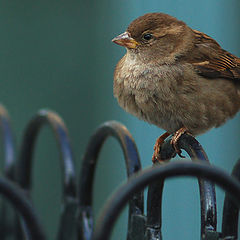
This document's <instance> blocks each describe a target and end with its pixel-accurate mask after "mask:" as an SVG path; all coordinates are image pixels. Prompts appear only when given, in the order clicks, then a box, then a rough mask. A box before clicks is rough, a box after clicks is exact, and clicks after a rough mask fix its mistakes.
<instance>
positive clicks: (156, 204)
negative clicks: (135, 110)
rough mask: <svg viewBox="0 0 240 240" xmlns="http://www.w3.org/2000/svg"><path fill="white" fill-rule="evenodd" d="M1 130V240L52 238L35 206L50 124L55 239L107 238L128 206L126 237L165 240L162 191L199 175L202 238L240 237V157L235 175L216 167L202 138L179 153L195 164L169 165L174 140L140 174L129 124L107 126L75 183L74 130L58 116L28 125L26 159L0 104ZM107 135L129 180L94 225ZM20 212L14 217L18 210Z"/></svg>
mask: <svg viewBox="0 0 240 240" xmlns="http://www.w3.org/2000/svg"><path fill="white" fill-rule="evenodd" d="M0 123H1V124H0V126H1V130H2V138H3V145H4V153H5V156H4V171H3V173H4V176H2V177H0V194H1V195H2V196H4V199H6V201H2V202H1V205H2V206H0V239H1V240H5V239H6V240H7V239H8V237H9V236H10V237H11V239H17V240H21V239H33V240H45V239H47V238H46V235H45V231H44V229H43V228H42V224H41V223H40V221H39V219H38V216H37V213H36V209H34V207H33V206H32V203H31V182H32V165H33V152H34V149H35V148H36V146H35V142H36V139H37V136H38V134H39V132H40V130H41V128H42V127H43V125H45V124H47V125H50V127H51V128H52V130H53V132H54V133H55V136H56V141H57V143H58V146H59V151H60V156H61V159H60V165H61V172H62V199H63V210H62V211H61V217H60V222H59V228H58V229H59V230H58V233H57V236H56V239H58V240H77V239H78V240H107V239H110V235H111V231H112V228H113V226H114V224H115V222H116V220H117V218H118V216H119V214H120V212H121V211H122V209H123V207H124V206H125V205H126V204H129V213H128V231H127V234H126V235H127V237H126V238H127V240H162V239H163V237H162V233H161V227H162V194H163V187H164V182H165V180H166V179H167V178H171V177H176V176H192V177H196V178H198V182H199V192H200V206H201V239H204V240H220V239H221V240H224V239H225V240H229V239H238V212H239V206H240V183H239V180H240V160H239V161H238V162H237V163H236V165H235V167H234V170H233V173H232V176H230V175H228V174H227V173H226V172H224V171H222V170H220V169H218V168H216V167H212V166H211V165H210V163H209V161H208V158H207V155H206V153H205V152H204V150H203V149H202V147H201V145H200V144H199V143H198V141H197V140H196V139H195V138H194V137H192V136H191V135H188V134H184V135H182V136H181V137H180V139H179V141H178V144H179V148H181V149H184V150H185V151H186V152H187V154H188V155H189V157H190V158H191V160H192V161H193V162H191V161H180V162H173V163H171V162H169V160H170V159H171V158H173V157H174V156H175V151H174V149H173V148H172V146H171V144H170V138H169V139H168V140H167V141H166V142H165V143H164V144H163V146H162V148H161V157H162V158H163V159H166V161H164V163H162V164H159V163H156V164H154V165H153V166H152V167H151V168H148V169H144V170H142V169H141V163H140V158H139V155H138V151H137V147H136V145H135V142H134V140H133V138H132V136H131V134H130V133H129V132H128V130H127V129H126V127H124V126H123V125H122V124H120V123H118V122H115V121H109V122H106V123H104V124H103V125H101V126H100V127H99V128H98V129H97V130H96V132H95V133H94V134H93V135H92V136H91V138H90V141H89V143H88V146H87V148H86V151H85V154H84V156H83V160H82V167H81V172H80V176H79V179H78V184H77V179H76V173H75V165H74V161H73V155H72V149H71V144H70V140H69V136H68V132H67V128H66V126H65V124H64V123H63V121H62V119H61V118H60V117H59V116H58V115H57V114H56V113H54V112H52V111H47V110H42V111H40V112H38V113H37V114H36V115H35V116H34V117H33V118H32V120H31V121H30V122H29V123H28V125H27V127H26V129H25V131H24V137H23V140H22V145H21V149H20V150H21V151H20V156H19V158H16V157H15V147H14V142H13V136H12V131H11V127H10V124H9V117H8V114H7V111H6V110H5V108H4V107H3V106H0ZM108 137H114V138H116V140H117V141H118V142H119V144H120V146H121V148H122V150H123V153H124V159H125V165H126V171H127V176H128V180H127V182H126V183H125V184H124V185H122V186H120V187H119V188H118V189H117V190H116V191H115V192H114V193H113V194H112V196H111V197H110V198H109V200H108V201H107V202H106V203H105V206H104V207H103V208H102V211H101V214H100V216H99V218H98V219H97V221H96V224H95V226H93V222H94V215H93V210H92V202H93V194H92V193H93V186H94V174H95V170H96V163H97V160H98V156H99V153H100V151H101V148H102V146H103V144H104V141H105V140H106V138H108ZM215 184H217V185H219V186H220V187H222V189H224V190H225V191H226V196H225V201H224V207H223V214H222V231H221V232H217V211H216V194H215ZM146 187H148V194H147V213H146V215H144V199H143V198H144V195H143V190H144V188H146ZM8 203H10V204H11V205H12V206H13V207H14V209H15V211H16V214H15V215H14V218H13V219H9V217H8V216H9V214H10V212H11V211H13V209H12V208H10V206H9V204H8Z"/></svg>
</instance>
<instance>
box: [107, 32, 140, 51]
mask: <svg viewBox="0 0 240 240" xmlns="http://www.w3.org/2000/svg"><path fill="white" fill-rule="evenodd" d="M112 41H113V42H114V43H116V44H118V45H121V46H124V47H127V48H136V47H137V45H139V43H138V42H137V41H136V40H135V39H133V38H132V37H131V36H130V34H129V33H128V32H124V33H122V34H120V35H118V36H117V37H115V38H114V39H113V40H112Z"/></svg>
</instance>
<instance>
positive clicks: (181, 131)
mask: <svg viewBox="0 0 240 240" xmlns="http://www.w3.org/2000/svg"><path fill="white" fill-rule="evenodd" d="M187 131H188V130H187V128H186V127H181V128H179V129H178V130H177V131H176V132H175V133H174V135H173V137H172V140H171V144H172V145H173V148H174V149H175V151H176V153H177V154H178V155H179V156H180V157H181V158H185V157H184V156H183V155H181V153H182V151H181V150H180V149H179V147H178V146H177V142H178V140H179V138H180V137H181V136H182V135H183V134H184V133H185V132H187Z"/></svg>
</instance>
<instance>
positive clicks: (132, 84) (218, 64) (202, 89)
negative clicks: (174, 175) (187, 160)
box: [112, 13, 240, 162]
mask: <svg viewBox="0 0 240 240" xmlns="http://www.w3.org/2000/svg"><path fill="white" fill-rule="evenodd" d="M112 41H113V42H114V43H116V44H119V45H121V46H124V47H125V48H126V50H127V52H126V54H125V55H124V57H123V58H122V59H121V60H120V61H119V62H118V64H117V66H116V69H115V73H114V96H115V97H116V98H117V100H118V103H119V105H120V106H121V107H122V108H124V109H125V110H126V111H127V112H129V113H131V114H133V115H135V116H136V117H138V118H140V119H143V120H145V121H147V122H149V123H151V124H154V125H156V126H158V127H160V128H162V129H164V130H166V131H167V132H166V133H165V134H163V135H162V136H160V137H159V138H158V139H157V141H156V144H155V147H154V154H153V158H152V160H153V162H155V161H161V156H160V147H161V144H162V143H163V142H164V139H165V138H166V137H167V136H169V135H170V134H174V135H173V138H172V144H173V146H174V148H175V149H176V150H177V151H178V152H179V151H180V150H179V149H178V148H177V141H178V139H179V137H180V136H181V134H183V133H184V132H186V131H187V132H189V133H190V134H192V135H194V136H196V135H198V134H201V133H204V132H206V131H207V130H209V129H211V128H212V127H218V126H220V125H222V124H223V123H224V122H225V121H226V120H228V119H229V118H231V117H233V116H234V115H235V114H236V113H237V112H238V110H239V108H240V59H239V58H238V57H236V56H234V55H233V54H231V53H229V52H227V51H225V50H224V49H222V48H221V47H220V45H219V44H218V43H217V42H216V41H215V40H214V39H212V38H211V37H209V36H208V35H206V34H204V33H202V32H199V31H197V30H193V29H191V28H190V27H188V26H187V25H186V24H185V23H184V22H182V21H179V20H177V19H176V18H174V17H172V16H169V15H167V14H164V13H148V14H145V15H143V16H141V17H139V18H137V19H136V20H134V21H133V22H132V23H131V24H130V25H129V26H128V28H127V30H126V32H124V33H123V34H120V35H119V36H117V37H115V38H114V39H113V40H112Z"/></svg>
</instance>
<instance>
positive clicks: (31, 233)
mask: <svg viewBox="0 0 240 240" xmlns="http://www.w3.org/2000/svg"><path fill="white" fill-rule="evenodd" d="M0 194H1V195H3V196H4V197H5V198H6V199H7V200H8V201H9V202H10V203H11V204H12V205H13V206H14V208H15V209H17V211H18V212H19V213H20V215H21V216H22V218H23V220H24V223H25V226H26V229H27V231H28V239H31V240H45V239H46V237H45V234H44V232H43V229H42V227H41V225H40V223H39V220H38V218H37V215H36V213H35V211H34V209H33V207H32V205H31V203H30V201H29V200H28V199H27V197H26V196H25V195H24V193H23V191H22V190H20V189H19V188H18V187H16V186H15V185H14V184H13V183H11V182H10V181H9V180H7V179H4V178H3V177H0Z"/></svg>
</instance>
